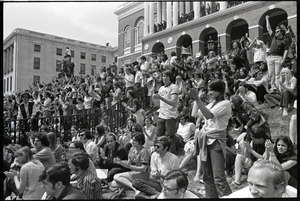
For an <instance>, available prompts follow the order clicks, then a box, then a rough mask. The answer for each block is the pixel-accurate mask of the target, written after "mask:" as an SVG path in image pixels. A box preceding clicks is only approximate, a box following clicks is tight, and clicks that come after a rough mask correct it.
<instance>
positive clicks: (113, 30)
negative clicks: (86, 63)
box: [3, 2, 124, 47]
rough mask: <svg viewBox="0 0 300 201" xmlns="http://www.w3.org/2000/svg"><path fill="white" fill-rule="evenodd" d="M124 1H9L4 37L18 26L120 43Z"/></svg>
mask: <svg viewBox="0 0 300 201" xmlns="http://www.w3.org/2000/svg"><path fill="white" fill-rule="evenodd" d="M123 3H124V2H22V3H20V2H5V3H4V13H3V18H4V19H3V23H4V24H3V39H5V38H6V37H7V36H8V35H9V34H10V33H11V32H12V31H13V30H15V29H16V28H23V29H28V30H32V31H37V32H42V33H46V34H51V35H55V36H61V37H64V38H70V39H75V40H80V41H84V42H89V43H95V44H99V45H105V44H106V43H107V42H108V43H109V44H110V45H111V46H113V47H114V46H117V45H118V19H117V15H115V14H114V12H115V11H116V10H117V8H118V6H119V5H122V4H123Z"/></svg>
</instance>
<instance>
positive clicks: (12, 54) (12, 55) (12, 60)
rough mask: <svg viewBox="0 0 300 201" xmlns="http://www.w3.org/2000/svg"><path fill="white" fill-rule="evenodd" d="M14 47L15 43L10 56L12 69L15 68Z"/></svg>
mask: <svg viewBox="0 0 300 201" xmlns="http://www.w3.org/2000/svg"><path fill="white" fill-rule="evenodd" d="M14 48H15V46H14V43H13V44H12V45H11V55H10V57H11V59H10V62H11V63H10V70H11V71H13V70H14Z"/></svg>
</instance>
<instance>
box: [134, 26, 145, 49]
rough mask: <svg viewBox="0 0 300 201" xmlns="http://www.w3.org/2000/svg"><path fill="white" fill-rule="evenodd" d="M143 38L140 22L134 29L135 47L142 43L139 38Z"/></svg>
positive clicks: (142, 27)
mask: <svg viewBox="0 0 300 201" xmlns="http://www.w3.org/2000/svg"><path fill="white" fill-rule="evenodd" d="M143 36H144V21H143V20H140V21H139V22H138V23H137V26H136V28H135V45H139V44H141V43H142V41H141V38H142V37H143Z"/></svg>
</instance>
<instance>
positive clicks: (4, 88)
mask: <svg viewBox="0 0 300 201" xmlns="http://www.w3.org/2000/svg"><path fill="white" fill-rule="evenodd" d="M5 83H6V81H5V79H4V80H3V92H5Z"/></svg>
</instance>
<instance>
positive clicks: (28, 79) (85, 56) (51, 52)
mask: <svg viewBox="0 0 300 201" xmlns="http://www.w3.org/2000/svg"><path fill="white" fill-rule="evenodd" d="M67 47H69V48H70V50H71V54H72V61H73V62H74V64H75V68H74V75H79V73H82V74H88V75H96V74H99V73H100V69H101V68H102V67H104V66H105V67H109V66H110V65H112V64H113V63H116V62H117V47H111V46H109V45H108V44H107V45H106V46H103V45H97V44H92V43H87V42H83V41H78V40H72V39H68V38H63V37H59V36H53V35H49V34H44V33H39V32H35V31H30V30H25V29H19V28H17V29H15V30H14V31H13V32H12V33H11V34H10V35H9V36H8V37H7V38H6V39H5V40H4V41H3V92H4V94H10V93H13V92H16V91H17V90H22V91H23V90H25V89H28V88H29V85H31V84H33V83H35V82H40V83H42V82H45V83H49V82H51V79H52V78H53V77H54V76H55V75H56V76H57V75H58V73H59V72H60V68H61V65H60V64H59V63H60V62H61V61H62V59H63V57H64V55H65V50H66V48H67Z"/></svg>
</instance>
